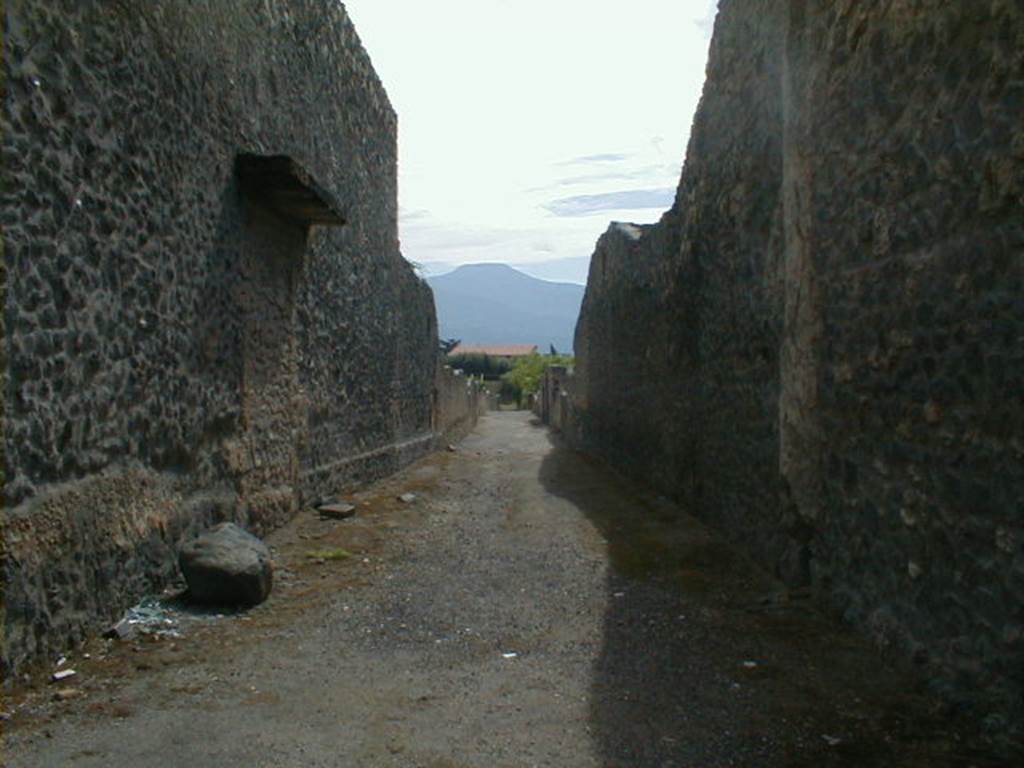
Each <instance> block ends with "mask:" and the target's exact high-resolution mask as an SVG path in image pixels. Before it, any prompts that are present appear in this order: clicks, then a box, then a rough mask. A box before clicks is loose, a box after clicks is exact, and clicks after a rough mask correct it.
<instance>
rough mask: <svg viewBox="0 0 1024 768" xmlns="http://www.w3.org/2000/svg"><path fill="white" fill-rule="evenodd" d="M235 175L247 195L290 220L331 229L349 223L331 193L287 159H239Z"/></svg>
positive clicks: (236, 162) (244, 157) (257, 157)
mask: <svg viewBox="0 0 1024 768" xmlns="http://www.w3.org/2000/svg"><path fill="white" fill-rule="evenodd" d="M235 171H236V173H237V174H238V181H239V184H240V185H241V188H242V191H243V192H244V193H245V194H247V195H251V196H252V197H253V198H255V199H257V200H259V201H260V202H262V203H263V204H265V205H267V206H269V207H270V208H272V209H273V210H275V211H277V212H278V213H279V214H281V215H282V216H285V217H286V218H289V219H294V220H296V221H300V222H303V223H306V224H321V225H324V226H331V227H340V226H341V225H343V224H344V223H345V217H344V216H343V215H342V214H341V213H340V211H341V206H340V205H339V204H338V202H337V201H336V200H335V199H334V197H333V196H332V195H331V193H330V192H328V191H327V190H326V189H325V188H324V187H322V186H321V185H320V184H318V183H317V181H316V180H315V179H314V178H313V177H312V176H311V175H310V173H309V172H308V171H307V170H306V169H305V168H303V167H302V166H301V165H299V164H298V163H297V162H295V161H294V160H293V159H292V158H290V157H288V156H287V155H249V154H243V155H239V156H238V157H237V158H236V159H235Z"/></svg>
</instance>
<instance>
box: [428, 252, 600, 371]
mask: <svg viewBox="0 0 1024 768" xmlns="http://www.w3.org/2000/svg"><path fill="white" fill-rule="evenodd" d="M426 282H427V284H428V285H429V286H430V288H431V290H433V292H434V303H435V306H436V308H437V321H438V334H439V335H440V336H441V337H442V338H455V339H460V340H461V341H462V342H463V343H465V344H483V345H486V344H536V345H537V347H538V348H539V349H540V350H541V351H547V350H548V348H549V346H554V347H555V349H557V350H558V351H560V352H567V351H569V350H571V349H572V345H573V333H574V331H575V327H576V319H577V317H578V316H579V308H580V305H581V304H582V302H583V291H584V286H582V285H577V284H575V283H561V282H552V281H548V280H540V279H538V278H535V277H531V276H530V275H527V274H525V273H523V272H521V271H519V270H518V269H515V268H513V267H511V266H509V265H508V264H464V265H462V266H460V267H458V268H457V269H455V270H453V271H452V272H448V273H446V274H443V275H438V276H436V277H429V278H427V280H426Z"/></svg>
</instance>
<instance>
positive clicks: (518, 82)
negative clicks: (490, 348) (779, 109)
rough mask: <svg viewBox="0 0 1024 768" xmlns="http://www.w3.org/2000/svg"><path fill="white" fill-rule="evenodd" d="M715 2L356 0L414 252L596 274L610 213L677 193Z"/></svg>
mask: <svg viewBox="0 0 1024 768" xmlns="http://www.w3.org/2000/svg"><path fill="white" fill-rule="evenodd" d="M716 5H717V0H631V1H630V2H629V3H622V2H614V0H432V2H424V1H423V0H347V2H345V7H346V9H347V10H348V13H349V16H350V17H351V18H352V21H353V23H354V24H355V27H356V31H357V32H358V34H359V37H360V39H361V40H362V42H363V47H364V48H366V50H367V52H368V53H369V55H370V58H371V60H372V61H373V65H374V68H375V69H376V71H377V74H378V75H379V76H380V78H381V81H382V82H383V84H384V88H385V90H386V91H387V93H388V97H389V98H390V100H391V104H392V106H393V107H394V108H395V111H396V112H397V113H398V156H399V164H398V174H399V175H398V178H399V237H400V239H401V244H402V253H403V255H404V256H405V258H406V259H408V260H410V261H412V262H414V263H417V264H421V265H424V267H425V269H424V271H425V273H426V274H439V273H440V272H443V271H445V270H446V269H450V268H452V267H454V266H456V265H459V264H469V263H479V262H502V263H508V264H514V265H517V266H520V267H523V266H524V265H531V266H534V267H536V269H537V271H539V272H545V271H546V272H547V273H551V275H555V274H556V273H559V274H560V273H564V275H562V276H561V277H558V278H557V279H569V276H570V275H572V278H571V279H573V280H574V281H576V282H585V274H586V273H585V264H586V261H587V260H588V259H589V257H590V254H591V253H592V251H593V248H594V244H595V242H596V240H597V238H598V237H599V236H600V234H601V233H602V232H604V230H605V229H607V227H608V224H609V222H611V221H632V222H636V223H646V222H653V221H657V220H658V218H659V217H660V216H661V214H662V213H663V212H664V211H665V210H667V209H668V208H669V207H670V206H671V204H672V199H673V197H674V193H675V187H676V184H677V183H678V181H679V173H680V170H681V167H682V162H683V158H684V155H685V151H686V142H687V139H688V137H689V131H690V124H691V123H692V120H693V113H694V111H695V109H696V107H697V102H698V101H699V99H700V92H701V87H702V85H703V82H704V68H705V64H706V60H707V51H708V44H709V41H710V36H711V29H712V25H713V20H714V14H715V7H716ZM581 265H582V266H581ZM539 276H548V275H547V274H545V275H539Z"/></svg>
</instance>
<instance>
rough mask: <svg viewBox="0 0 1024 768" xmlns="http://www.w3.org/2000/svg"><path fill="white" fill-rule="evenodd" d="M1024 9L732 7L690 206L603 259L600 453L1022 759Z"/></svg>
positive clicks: (595, 338)
mask: <svg viewBox="0 0 1024 768" xmlns="http://www.w3.org/2000/svg"><path fill="white" fill-rule="evenodd" d="M1022 287H1024V8H1022V6H1021V5H1020V4H1019V3H1014V2H1005V0H992V1H991V2H989V1H988V0H986V1H985V2H977V3H945V2H941V1H940V0H926V1H925V2H919V3H913V4H911V3H892V4H887V5H885V6H884V7H882V6H878V5H876V4H871V3H859V2H852V1H850V2H841V3H815V2H805V1H803V0H790V1H788V2H782V1H781V0H723V2H722V3H721V7H720V13H719V17H718V21H717V23H716V28H715V35H714V40H713V42H712V46H711V56H710V61H709V65H708V81H707V84H706V85H705V91H704V96H703V99H702V102H701V106H700V109H699V110H698V113H697V116H696V118H695V123H694V128H693V133H692V135H691V139H690V145H689V148H688V152H687V159H686V165H685V168H684V171H683V176H682V179H681V182H680V186H679V190H678V194H677V198H676V202H675V205H674V206H673V208H672V210H670V211H669V212H668V213H666V214H665V216H664V217H663V219H662V221H661V222H660V223H659V224H657V225H655V226H651V227H632V226H630V225H613V226H612V227H611V228H610V229H609V231H608V232H607V233H606V234H605V235H604V236H603V237H602V238H601V240H600V241H599V243H598V246H597V251H596V253H595V255H594V258H593V261H592V264H591V272H590V278H589V282H588V287H587V296H586V299H585V301H584V306H583V311H582V315H581V319H580V323H579V325H578V327H577V338H576V350H577V371H576V375H575V377H574V378H573V380H572V382H571V384H570V386H569V388H568V391H569V393H570V395H571V399H572V413H573V419H572V423H571V424H570V425H569V429H568V431H569V432H570V434H572V435H575V440H576V441H577V443H578V444H579V445H581V446H583V447H585V448H586V449H588V450H592V451H594V452H596V453H599V454H602V455H604V456H606V457H608V458H609V459H611V460H612V461H613V462H614V463H615V464H616V465H618V466H620V467H621V468H622V469H623V470H624V471H626V472H628V473H630V474H633V475H634V476H636V477H639V478H641V479H644V480H646V481H649V482H652V483H654V484H655V485H656V486H657V487H659V488H661V489H663V490H665V491H666V492H669V493H671V494H672V495H674V496H675V497H676V498H678V499H681V500H682V501H684V502H685V503H686V504H687V505H688V506H689V507H690V508H692V509H694V510H695V511H696V512H697V513H699V514H700V515H701V516H703V517H704V518H705V519H707V520H709V521H713V522H716V523H717V524H718V526H719V527H720V528H722V529H724V530H726V531H728V532H730V533H731V534H732V535H733V536H734V537H735V538H736V539H737V540H739V541H742V542H744V543H746V544H747V545H748V546H749V547H750V549H751V550H752V551H754V552H756V553H757V554H758V555H759V556H760V557H761V559H762V561H763V562H765V563H766V564H767V565H769V566H770V567H772V568H773V569H774V570H775V571H776V572H777V573H778V574H779V575H780V576H781V577H783V578H785V579H787V580H788V581H790V582H791V583H807V582H810V583H813V584H814V585H815V587H816V589H817V591H818V593H819V594H821V595H823V596H824V597H825V598H826V599H828V600H829V601H830V602H831V603H832V604H833V605H835V606H837V607H838V608H839V609H840V610H842V611H843V612H844V614H845V615H846V616H847V617H848V618H849V619H850V620H852V621H854V622H856V623H858V624H860V625H861V626H863V627H865V628H866V629H867V630H868V631H869V632H870V633H871V634H872V635H873V636H874V637H875V638H876V639H877V640H878V641H879V642H880V643H881V644H883V645H887V646H891V647H893V648H896V649H898V650H899V651H900V652H904V653H909V654H913V656H914V658H915V660H917V661H918V662H919V663H921V665H922V667H923V669H924V671H925V673H926V674H927V675H928V676H929V677H930V679H931V680H932V682H933V683H934V684H935V686H936V687H937V688H939V689H940V690H943V691H944V692H946V693H947V694H949V695H950V696H951V697H953V698H955V699H958V700H959V701H961V702H962V703H964V704H965V705H968V706H972V707H975V708H976V711H977V712H978V713H979V715H982V716H986V718H987V719H986V721H985V722H986V724H987V725H988V726H989V727H990V729H991V732H992V734H993V736H994V737H1006V736H1007V734H1011V733H1015V734H1016V736H1017V737H1020V735H1021V734H1020V723H1021V722H1022V720H1024V718H1022V711H1024V710H1022V707H1021V697H1022V691H1024V676H1022V673H1021V670H1024V582H1022V579H1024V519H1022V514H1024V508H1022V507H1021V504H1020V499H1021V498H1024V461H1022V458H1024V442H1022V439H1021V435H1024V407H1022V406H1024V402H1022V401H1021V397H1020V382H1021V381H1024V356H1022V354H1021V343H1022V341H1024V304H1022V302H1021V296H1022Z"/></svg>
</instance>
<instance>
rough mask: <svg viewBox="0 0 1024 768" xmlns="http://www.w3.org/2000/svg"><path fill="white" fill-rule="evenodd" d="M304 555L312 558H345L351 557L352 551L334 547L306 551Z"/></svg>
mask: <svg viewBox="0 0 1024 768" xmlns="http://www.w3.org/2000/svg"><path fill="white" fill-rule="evenodd" d="M306 557H309V558H312V559H314V560H347V559H348V558H350V557H352V553H351V552H349V551H348V550H347V549H342V548H341V547H336V548H335V549H315V550H313V551H312V552H307V553H306Z"/></svg>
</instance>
